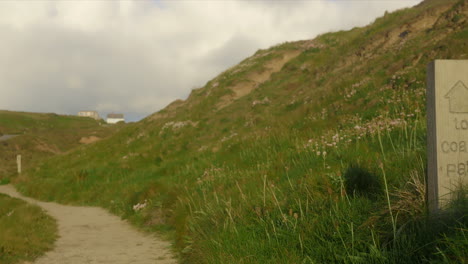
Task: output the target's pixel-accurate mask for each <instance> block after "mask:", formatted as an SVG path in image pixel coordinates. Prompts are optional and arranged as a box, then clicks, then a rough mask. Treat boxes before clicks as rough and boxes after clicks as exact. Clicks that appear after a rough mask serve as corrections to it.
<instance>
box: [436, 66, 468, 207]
mask: <svg viewBox="0 0 468 264" xmlns="http://www.w3.org/2000/svg"><path fill="white" fill-rule="evenodd" d="M427 158H428V162H427V166H428V176H427V201H428V205H429V210H430V211H431V212H435V211H438V210H439V209H442V208H443V207H444V205H446V204H447V202H448V201H449V200H450V199H451V194H452V193H453V192H454V191H456V190H457V189H458V188H460V187H461V186H463V185H465V186H466V185H467V183H468V60H436V61H434V62H432V63H430V64H429V65H428V73H427Z"/></svg>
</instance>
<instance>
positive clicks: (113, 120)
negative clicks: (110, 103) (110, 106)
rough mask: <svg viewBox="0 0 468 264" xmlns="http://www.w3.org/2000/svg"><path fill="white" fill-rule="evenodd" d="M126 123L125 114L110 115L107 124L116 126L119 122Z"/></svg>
mask: <svg viewBox="0 0 468 264" xmlns="http://www.w3.org/2000/svg"><path fill="white" fill-rule="evenodd" d="M121 121H123V122H125V118H124V115H123V114H108V115H107V119H106V122H107V123H108V124H116V123H118V122H121Z"/></svg>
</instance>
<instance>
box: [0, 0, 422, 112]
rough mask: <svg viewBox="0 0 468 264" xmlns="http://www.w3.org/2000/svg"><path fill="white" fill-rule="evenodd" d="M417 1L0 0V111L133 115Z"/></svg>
mask: <svg viewBox="0 0 468 264" xmlns="http://www.w3.org/2000/svg"><path fill="white" fill-rule="evenodd" d="M419 2H421V0H369V1H365V0H308V1H299V0H283V1H281V0H256V1H248V0H169V1H165V0H134V1H131V0H126V1H119V0H87V1H79V0H68V1H57V0H54V1H45V0H44V1H42V0H31V1H27V0H24V1H16V0H14V1H13V0H12V1H10V0H2V1H0V40H1V42H0V109H6V110H14V111H32V112H55V113H59V114H76V112H77V111H79V110H85V109H89V110H97V111H99V113H100V114H101V115H104V114H106V113H109V112H119V113H125V114H126V116H127V118H128V119H130V120H131V121H134V120H138V119H139V118H142V117H144V116H146V115H149V114H151V113H153V112H156V111H158V110H160V109H161V108H163V107H164V106H166V105H167V104H169V103H170V102H172V101H173V100H175V99H185V98H186V97H187V96H188V94H189V93H190V90H191V89H193V88H196V87H200V86H203V85H204V84H205V83H206V82H207V81H209V80H210V79H212V78H213V77H215V76H216V75H217V74H219V73H220V72H222V71H223V70H225V69H226V68H228V67H230V66H232V65H234V64H236V63H238V62H240V61H241V60H242V59H244V58H245V57H247V56H250V55H252V54H253V53H254V52H255V51H256V50H258V49H265V48H268V47H271V46H273V45H276V44H279V43H282V42H285V41H293V40H302V39H312V38H314V37H315V36H317V35H318V34H320V33H325V32H328V31H336V30H341V29H350V28H352V27H354V26H364V25H367V24H369V23H370V22H372V21H373V20H374V19H375V18H376V17H379V16H382V15H383V14H384V12H385V11H386V10H388V11H392V10H395V9H399V8H403V7H410V6H413V5H416V4H418V3H419Z"/></svg>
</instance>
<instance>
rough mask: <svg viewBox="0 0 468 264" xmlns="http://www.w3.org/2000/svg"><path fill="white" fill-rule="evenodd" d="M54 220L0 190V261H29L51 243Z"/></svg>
mask: <svg viewBox="0 0 468 264" xmlns="http://www.w3.org/2000/svg"><path fill="white" fill-rule="evenodd" d="M56 236H57V224H56V223H55V220H54V219H52V218H51V217H49V216H48V215H46V214H45V213H44V212H43V211H42V209H40V208H39V207H37V206H33V205H29V204H27V203H26V202H24V201H21V200H19V199H16V198H11V197H9V196H7V195H3V194H0V263H4V264H10V263H11V264H13V263H23V262H24V261H32V260H34V259H36V258H37V257H39V256H41V255H42V254H44V252H46V251H48V250H50V249H51V248H52V247H53V243H54V241H55V239H56Z"/></svg>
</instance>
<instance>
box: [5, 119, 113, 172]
mask: <svg viewBox="0 0 468 264" xmlns="http://www.w3.org/2000/svg"><path fill="white" fill-rule="evenodd" d="M113 130H114V129H113V128H109V127H107V126H106V125H105V123H104V122H98V121H96V120H93V119H91V118H83V117H76V116H61V115H56V114H38V113H26V112H12V111H4V110H0V135H4V136H5V135H11V136H14V137H11V138H8V139H6V138H7V137H4V138H3V139H0V161H1V162H0V181H1V180H2V179H3V178H5V177H8V176H12V175H15V174H16V155H18V154H20V155H22V160H23V162H22V164H23V168H26V169H27V168H30V167H32V165H33V164H35V163H36V162H38V161H40V160H44V159H45V158H47V157H51V156H54V155H57V154H63V153H65V152H67V151H69V150H70V149H72V148H74V147H77V146H80V145H82V144H86V143H91V142H93V141H96V140H98V139H101V138H105V137H107V136H109V135H110V134H112V133H113V132H112V131H113Z"/></svg>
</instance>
